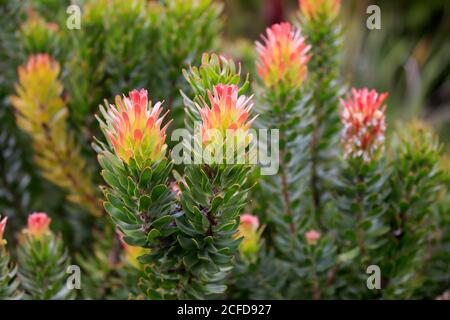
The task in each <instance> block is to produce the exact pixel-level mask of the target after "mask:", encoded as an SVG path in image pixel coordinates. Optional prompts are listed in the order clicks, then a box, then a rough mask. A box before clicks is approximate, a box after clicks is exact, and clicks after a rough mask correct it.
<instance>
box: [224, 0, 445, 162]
mask: <svg viewBox="0 0 450 320" xmlns="http://www.w3.org/2000/svg"><path fill="white" fill-rule="evenodd" d="M372 4H375V5H378V6H379V7H380V10H381V29H380V30H369V29H368V28H367V27H366V20H367V18H368V17H369V14H367V13H366V10H367V7H368V6H369V5H372ZM297 9H298V3H297V0H245V1H244V0H225V19H226V23H225V28H226V29H225V39H226V40H224V43H223V44H222V46H223V51H225V52H226V53H228V54H229V55H231V56H233V57H236V58H240V59H241V60H242V61H243V62H244V63H243V64H244V66H246V67H247V68H249V67H251V66H252V65H253V63H252V59H253V55H254V49H253V42H254V41H255V40H257V39H258V38H259V34H260V33H262V32H264V29H265V28H266V27H267V26H269V25H271V24H272V23H275V22H280V21H283V20H292V19H293V18H295V15H296V10H297ZM342 10H343V14H342V22H343V31H344V34H345V40H344V43H343V48H344V52H345V54H344V56H343V57H342V60H343V77H344V78H345V79H346V83H347V85H348V86H350V87H369V88H375V89H377V90H378V91H387V92H389V93H390V97H389V100H388V119H389V122H390V123H391V124H392V123H394V122H395V121H396V120H399V119H402V120H409V119H411V118H414V117H420V118H421V119H423V120H425V121H426V122H427V123H428V124H429V125H430V126H431V127H433V128H434V129H435V130H436V131H437V132H439V134H440V136H441V140H442V141H443V142H444V145H445V148H446V151H447V153H449V152H450V126H449V124H450V102H449V101H450V1H445V0H427V1H424V0H415V1H411V0H396V1H392V0H384V1H368V0H343V1H342Z"/></svg>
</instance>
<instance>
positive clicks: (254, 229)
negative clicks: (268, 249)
mask: <svg viewBox="0 0 450 320" xmlns="http://www.w3.org/2000/svg"><path fill="white" fill-rule="evenodd" d="M258 229H259V219H258V217H257V216H254V215H251V214H243V215H242V216H241V222H240V225H239V232H238V235H239V236H242V237H244V239H243V240H242V242H241V244H240V246H239V251H240V252H241V254H242V256H243V257H244V258H246V259H250V260H251V259H254V258H255V257H256V253H257V252H258V250H259V247H260V244H261V241H260V238H261V231H262V230H258Z"/></svg>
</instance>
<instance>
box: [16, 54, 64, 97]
mask: <svg viewBox="0 0 450 320" xmlns="http://www.w3.org/2000/svg"><path fill="white" fill-rule="evenodd" d="M59 71H60V67H59V64H58V62H56V61H55V60H53V59H52V58H51V57H50V56H49V55H48V54H46V53H39V54H35V55H31V56H30V57H29V58H28V60H27V63H26V64H25V66H21V67H19V79H20V83H21V84H22V86H24V87H27V88H29V87H32V88H34V87H39V86H43V84H42V81H49V82H50V81H54V79H56V78H57V77H58V74H59ZM59 93H60V92H58V93H57V94H59Z"/></svg>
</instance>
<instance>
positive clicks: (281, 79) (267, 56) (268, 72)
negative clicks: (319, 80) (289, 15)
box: [256, 22, 311, 89]
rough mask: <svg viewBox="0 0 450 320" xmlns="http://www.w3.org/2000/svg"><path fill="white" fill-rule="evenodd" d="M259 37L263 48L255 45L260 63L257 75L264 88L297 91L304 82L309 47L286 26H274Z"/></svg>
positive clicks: (301, 37) (259, 43) (294, 30)
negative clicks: (280, 87) (283, 88)
mask: <svg viewBox="0 0 450 320" xmlns="http://www.w3.org/2000/svg"><path fill="white" fill-rule="evenodd" d="M266 32H267V36H264V35H262V36H261V37H262V39H263V42H264V44H262V43H261V42H256V50H257V51H258V55H259V61H258V63H257V69H258V74H259V76H260V77H261V79H262V80H263V82H264V85H265V86H266V87H274V86H277V85H280V84H284V85H287V86H288V87H289V88H293V89H296V88H299V87H300V86H301V85H302V83H303V82H304V80H305V78H306V76H307V73H308V68H307V66H306V64H307V62H308V61H309V59H310V58H311V55H308V51H309V49H310V46H308V45H306V44H305V38H304V37H303V36H302V34H301V30H300V29H294V27H292V26H291V24H290V23H288V22H283V23H280V24H274V25H273V26H272V27H270V28H268V29H267V31H266Z"/></svg>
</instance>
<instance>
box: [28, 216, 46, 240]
mask: <svg viewBox="0 0 450 320" xmlns="http://www.w3.org/2000/svg"><path fill="white" fill-rule="evenodd" d="M51 221H52V219H50V218H49V217H48V216H47V214H46V213H43V212H36V213H32V214H30V215H29V216H28V226H27V229H26V233H27V234H28V235H30V236H32V237H33V238H40V237H41V236H42V235H44V234H46V233H48V232H49V230H50V229H49V226H50V222H51Z"/></svg>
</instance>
